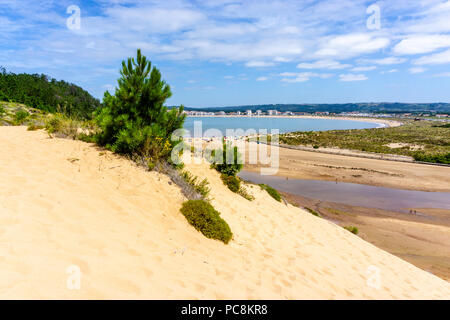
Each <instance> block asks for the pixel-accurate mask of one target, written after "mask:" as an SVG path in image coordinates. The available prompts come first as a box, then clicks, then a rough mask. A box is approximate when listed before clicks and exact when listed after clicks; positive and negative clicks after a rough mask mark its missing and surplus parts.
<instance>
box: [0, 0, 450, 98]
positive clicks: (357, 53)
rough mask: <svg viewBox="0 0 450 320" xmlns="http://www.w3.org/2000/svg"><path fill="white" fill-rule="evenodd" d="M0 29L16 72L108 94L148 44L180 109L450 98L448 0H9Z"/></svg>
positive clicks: (2, 59) (6, 60)
mask: <svg viewBox="0 0 450 320" xmlns="http://www.w3.org/2000/svg"><path fill="white" fill-rule="evenodd" d="M71 5H75V6H78V7H79V8H80V28H79V29H77V28H69V27H68V26H67V19H68V18H70V16H71V15H73V12H74V11H71V13H67V8H68V7H69V6H71ZM378 12H379V18H380V19H378V16H377V13H378ZM368 20H369V21H368ZM378 22H379V23H378ZM0 30H1V32H0V48H1V49H0V65H1V66H4V67H5V68H6V69H7V70H8V71H12V72H27V73H45V74H48V75H50V76H52V77H54V78H56V79H64V80H66V81H69V82H73V83H76V84H78V85H80V86H82V87H83V88H85V89H87V90H88V91H89V92H91V93H92V94H93V95H94V96H96V97H98V98H101V97H102V96H103V92H104V91H105V90H110V91H111V90H113V89H114V87H115V85H116V83H117V82H116V80H117V78H118V76H119V72H118V71H119V68H120V62H121V60H123V59H124V58H126V57H130V56H134V55H135V53H136V48H141V49H142V51H143V53H144V54H145V55H146V56H147V57H148V58H149V59H150V60H151V61H152V62H153V65H155V66H157V67H158V68H159V69H160V70H161V72H162V74H163V77H164V79H165V80H166V81H167V82H168V83H169V84H170V85H171V87H172V92H173V96H172V98H170V100H169V101H168V104H170V105H172V104H173V105H178V104H184V105H186V106H189V107H217V106H231V105H246V104H270V103H344V102H381V101H397V102H450V1H437V0H405V1H404V0H395V1H392V0H390V1H378V2H376V1H357V0H327V1H317V0H316V1H313V0H295V1H291V0H286V1H276V0H275V1H264V0H257V1H253V0H242V1H241V0H202V1H200V0H198V1H193V0H191V1H187V0H174V1H172V0H166V1H132V0H114V1H103V0H100V1H75V0H69V1H65V0H62V1H48V0H42V1H25V0H0Z"/></svg>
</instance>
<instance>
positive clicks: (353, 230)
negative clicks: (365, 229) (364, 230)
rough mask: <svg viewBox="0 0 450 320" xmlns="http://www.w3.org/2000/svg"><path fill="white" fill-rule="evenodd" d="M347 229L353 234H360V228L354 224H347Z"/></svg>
mask: <svg viewBox="0 0 450 320" xmlns="http://www.w3.org/2000/svg"><path fill="white" fill-rule="evenodd" d="M344 229H345V230H348V231H350V232H351V233H353V234H358V228H357V227H354V226H346V227H344Z"/></svg>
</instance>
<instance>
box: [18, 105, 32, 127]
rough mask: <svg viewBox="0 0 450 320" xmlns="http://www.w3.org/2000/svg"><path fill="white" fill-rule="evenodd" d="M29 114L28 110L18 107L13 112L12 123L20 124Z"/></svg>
mask: <svg viewBox="0 0 450 320" xmlns="http://www.w3.org/2000/svg"><path fill="white" fill-rule="evenodd" d="M29 116H30V114H29V113H28V111H26V110H23V109H20V110H18V111H17V112H16V113H15V114H14V123H15V124H16V125H21V124H23V123H24V122H25V120H26V119H27V118H28V117H29Z"/></svg>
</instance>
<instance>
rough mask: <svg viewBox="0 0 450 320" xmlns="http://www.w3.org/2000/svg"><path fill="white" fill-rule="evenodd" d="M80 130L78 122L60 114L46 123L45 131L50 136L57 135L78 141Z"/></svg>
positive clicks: (53, 116)
mask: <svg viewBox="0 0 450 320" xmlns="http://www.w3.org/2000/svg"><path fill="white" fill-rule="evenodd" d="M79 128H80V123H79V122H78V121H77V120H74V119H70V118H67V117H65V116H63V115H60V114H54V115H52V116H51V117H50V118H48V119H47V121H46V122H45V130H47V132H48V133H49V134H50V136H51V135H52V134H55V135H56V136H58V137H61V138H67V137H69V138H72V139H76V138H77V137H78V129H79Z"/></svg>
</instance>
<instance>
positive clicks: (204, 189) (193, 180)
mask: <svg viewBox="0 0 450 320" xmlns="http://www.w3.org/2000/svg"><path fill="white" fill-rule="evenodd" d="M181 176H182V177H183V179H184V181H186V182H187V183H188V184H189V185H191V186H192V187H193V188H194V190H195V191H197V192H198V193H200V194H201V195H202V197H203V198H207V197H208V195H209V193H210V191H211V188H210V187H209V182H208V179H206V178H205V179H203V180H202V181H200V182H197V179H198V177H196V176H194V175H192V174H191V173H190V172H188V171H183V172H181Z"/></svg>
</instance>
